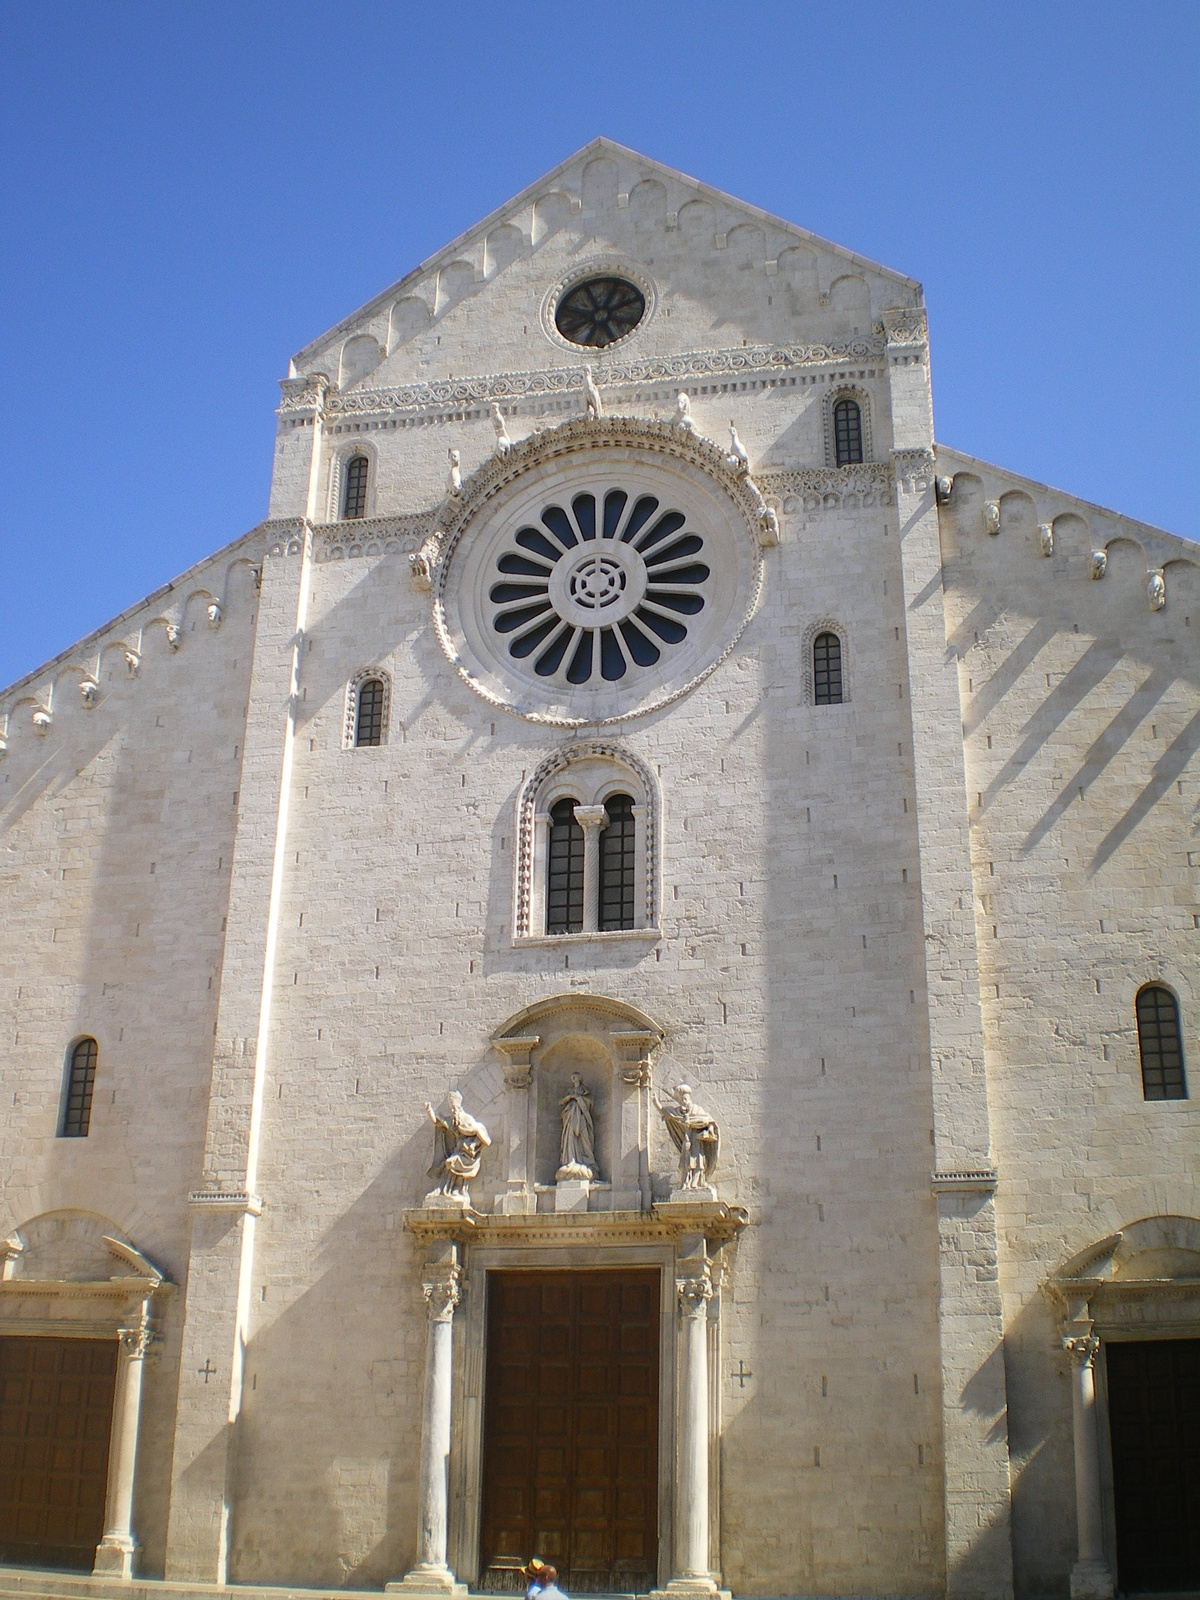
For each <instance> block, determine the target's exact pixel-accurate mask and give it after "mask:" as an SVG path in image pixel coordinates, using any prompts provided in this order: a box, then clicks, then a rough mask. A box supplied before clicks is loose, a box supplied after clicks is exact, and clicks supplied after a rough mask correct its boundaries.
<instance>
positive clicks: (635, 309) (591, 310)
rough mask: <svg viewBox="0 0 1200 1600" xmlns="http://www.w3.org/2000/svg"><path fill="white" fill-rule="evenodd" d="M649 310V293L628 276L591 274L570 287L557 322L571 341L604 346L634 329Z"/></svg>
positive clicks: (555, 320)
mask: <svg viewBox="0 0 1200 1600" xmlns="http://www.w3.org/2000/svg"><path fill="white" fill-rule="evenodd" d="M645 314H646V297H645V296H644V295H643V293H642V291H641V290H640V289H639V288H637V286H636V285H635V284H632V283H630V282H629V281H628V279H626V278H589V279H588V280H587V282H586V283H577V284H576V285H575V287H574V288H573V289H568V290H567V292H566V294H564V295H563V297H562V299H561V300H560V301H559V302H558V306H557V307H556V309H555V312H554V326H555V327H556V328H557V329H558V331H559V333H561V334H562V336H563V338H564V339H569V340H570V341H571V343H572V344H580V345H585V346H587V347H588V348H590V349H593V350H603V349H604V347H605V346H606V345H610V344H615V343H616V342H617V340H618V339H623V338H624V337H625V336H626V334H629V333H632V332H633V330H634V329H635V328H636V327H637V325H638V323H639V322H640V321H641V320H642V318H643V317H644V316H645Z"/></svg>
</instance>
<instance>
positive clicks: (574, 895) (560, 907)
mask: <svg viewBox="0 0 1200 1600" xmlns="http://www.w3.org/2000/svg"><path fill="white" fill-rule="evenodd" d="M577 804H578V802H577V801H575V800H560V801H559V802H558V804H557V805H555V806H552V807H551V809H550V850H549V855H548V861H547V871H548V876H547V882H546V932H547V933H581V932H582V931H583V829H582V828H581V827H580V826H579V824H578V823H577V822H576V821H575V807H576V805H577Z"/></svg>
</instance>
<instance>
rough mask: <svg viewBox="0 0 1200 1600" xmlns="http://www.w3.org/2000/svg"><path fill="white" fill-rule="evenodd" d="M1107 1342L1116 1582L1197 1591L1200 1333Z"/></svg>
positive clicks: (1128, 1589) (1135, 1588) (1141, 1588)
mask: <svg viewBox="0 0 1200 1600" xmlns="http://www.w3.org/2000/svg"><path fill="white" fill-rule="evenodd" d="M1105 1348H1106V1358H1105V1359H1106V1375H1107V1379H1108V1414H1109V1430H1110V1436H1111V1440H1112V1463H1113V1500H1114V1509H1115V1522H1116V1535H1117V1575H1118V1584H1119V1587H1120V1588H1121V1590H1122V1591H1124V1592H1125V1593H1127V1594H1128V1593H1139V1592H1142V1593H1145V1592H1149V1591H1154V1590H1167V1591H1180V1590H1200V1339H1153V1340H1144V1341H1141V1340H1138V1341H1134V1340H1123V1339H1118V1340H1109V1341H1106V1346H1105Z"/></svg>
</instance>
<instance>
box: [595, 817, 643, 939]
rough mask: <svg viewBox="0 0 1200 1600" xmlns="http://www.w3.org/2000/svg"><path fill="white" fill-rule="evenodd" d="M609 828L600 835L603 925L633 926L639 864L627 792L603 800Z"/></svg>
mask: <svg viewBox="0 0 1200 1600" xmlns="http://www.w3.org/2000/svg"><path fill="white" fill-rule="evenodd" d="M604 809H605V810H606V811H607V812H608V827H607V828H605V830H604V832H603V833H602V834H601V835H600V928H601V929H602V930H603V929H607V928H632V927H633V925H634V924H633V915H634V882H635V869H636V866H637V854H636V844H635V840H636V824H635V822H634V816H633V801H632V800H631V799H630V797H629V796H628V795H627V794H613V795H609V797H608V799H607V800H606V801H605V802H604Z"/></svg>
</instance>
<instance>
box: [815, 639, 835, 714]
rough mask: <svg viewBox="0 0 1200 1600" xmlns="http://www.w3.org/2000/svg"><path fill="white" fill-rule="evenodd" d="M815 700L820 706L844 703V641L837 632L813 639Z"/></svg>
mask: <svg viewBox="0 0 1200 1600" xmlns="http://www.w3.org/2000/svg"><path fill="white" fill-rule="evenodd" d="M813 701H814V703H815V704H816V705H819V706H840V705H841V703H842V641H841V640H840V639H839V638H838V636H837V634H836V633H819V634H818V635H817V637H816V638H815V639H814V640H813Z"/></svg>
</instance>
